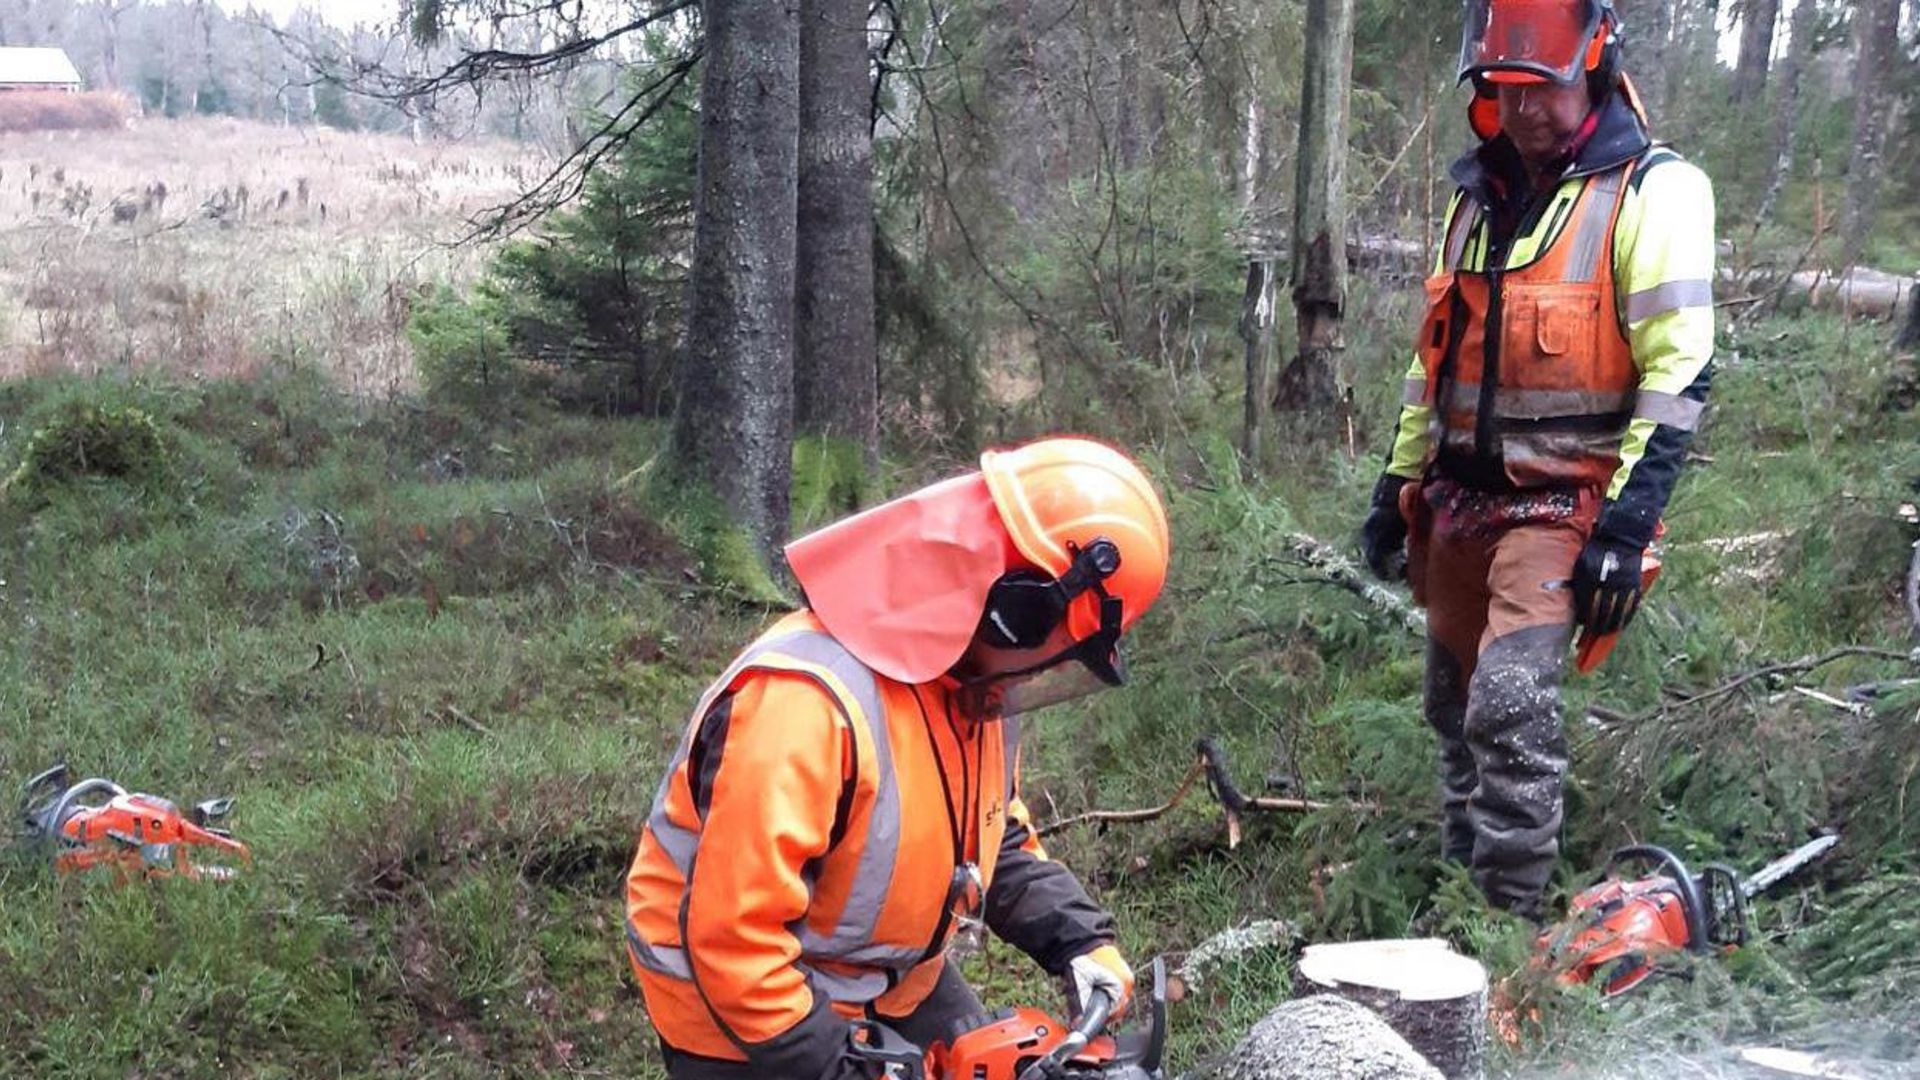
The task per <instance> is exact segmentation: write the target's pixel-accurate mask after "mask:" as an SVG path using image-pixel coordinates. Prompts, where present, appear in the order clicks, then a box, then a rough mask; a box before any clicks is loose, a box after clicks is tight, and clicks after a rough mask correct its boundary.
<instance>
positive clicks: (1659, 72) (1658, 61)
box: [1614, 0, 1674, 122]
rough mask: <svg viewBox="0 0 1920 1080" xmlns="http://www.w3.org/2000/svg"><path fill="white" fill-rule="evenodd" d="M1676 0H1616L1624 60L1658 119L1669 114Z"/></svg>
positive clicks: (1641, 96) (1642, 95)
mask: <svg viewBox="0 0 1920 1080" xmlns="http://www.w3.org/2000/svg"><path fill="white" fill-rule="evenodd" d="M1673 3H1674V0H1615V2H1614V9H1615V10H1616V11H1618V12H1619V14H1620V24H1621V29H1622V36H1623V39H1624V41H1625V42H1626V47H1625V49H1624V50H1623V52H1624V59H1623V60H1622V63H1623V64H1624V66H1625V67H1626V70H1627V74H1628V75H1630V76H1632V78H1633V85H1634V87H1635V88H1636V89H1638V90H1639V91H1640V100H1641V101H1642V102H1644V103H1645V104H1646V106H1647V112H1648V113H1649V114H1651V115H1652V116H1653V118H1654V120H1655V121H1656V122H1657V121H1658V120H1659V119H1660V117H1662V116H1664V115H1666V111H1667V109H1666V105H1667V52H1668V45H1669V43H1670V41H1671V39H1672V37H1673Z"/></svg>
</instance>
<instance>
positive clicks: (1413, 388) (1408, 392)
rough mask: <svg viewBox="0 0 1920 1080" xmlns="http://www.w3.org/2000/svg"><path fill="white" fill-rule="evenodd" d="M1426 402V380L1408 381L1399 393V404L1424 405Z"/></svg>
mask: <svg viewBox="0 0 1920 1080" xmlns="http://www.w3.org/2000/svg"><path fill="white" fill-rule="evenodd" d="M1426 401H1427V380H1425V379H1408V380H1407V384H1406V386H1405V387H1403V388H1402V389H1401V391H1400V404H1402V405H1424V404H1426Z"/></svg>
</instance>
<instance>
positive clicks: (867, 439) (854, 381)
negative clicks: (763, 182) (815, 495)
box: [793, 0, 879, 464]
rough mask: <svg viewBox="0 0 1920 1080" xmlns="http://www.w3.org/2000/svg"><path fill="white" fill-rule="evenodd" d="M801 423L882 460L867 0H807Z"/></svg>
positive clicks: (797, 306)
mask: <svg viewBox="0 0 1920 1080" xmlns="http://www.w3.org/2000/svg"><path fill="white" fill-rule="evenodd" d="M799 3H800V161H799V223H798V228H797V238H798V244H797V248H798V274H797V277H796V280H795V283H794V290H795V291H794V318H795V328H794V334H795V342H794V347H795V351H794V372H793V375H794V378H793V390H794V421H795V425H796V426H797V427H798V428H799V430H801V431H803V432H807V433H809V434H815V435H825V436H828V437H831V438H835V439H842V440H846V441H847V442H851V443H854V444H856V445H858V446H859V447H860V448H861V449H862V451H863V452H864V453H865V454H866V456H867V459H868V462H869V464H872V463H874V462H875V461H876V459H877V457H878V454H879V447H878V442H877V440H878V427H877V422H876V414H877V410H878V406H877V394H878V390H877V385H878V374H877V364H878V361H877V359H876V356H875V351H874V349H875V346H874V333H875V331H874V312H873V303H874V300H873V136H872V131H873V129H872V125H871V123H870V121H869V118H868V97H869V95H870V94H871V92H872V83H871V82H870V81H869V80H868V77H867V4H866V0H799Z"/></svg>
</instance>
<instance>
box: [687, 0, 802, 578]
mask: <svg viewBox="0 0 1920 1080" xmlns="http://www.w3.org/2000/svg"><path fill="white" fill-rule="evenodd" d="M798 2H799V0H774V2H772V3H747V2H744V0H706V3H705V4H704V5H703V6H702V8H703V12H704V15H705V25H706V36H707V52H706V57H707V58H706V74H705V77H704V80H703V82H702V84H701V87H700V175H699V182H698V186H697V189H696V192H695V196H694V242H693V266H692V270H691V273H690V274H689V276H688V283H687V291H688V297H687V331H686V333H687V337H686V342H685V345H684V347H683V349H682V351H681V362H680V372H679V389H680V402H679V412H678V415H677V416H676V418H675V424H674V449H675V452H676V457H677V460H678V464H679V466H680V468H681V469H682V470H683V471H684V472H685V474H686V475H688V476H691V477H695V478H699V479H700V480H702V481H704V482H706V483H708V484H710V485H711V486H712V488H713V490H714V493H715V494H716V495H718V496H719V498H720V500H721V502H722V503H723V504H724V505H725V507H726V509H727V510H728V512H729V513H730V514H731V515H732V519H733V521H734V522H735V523H736V524H737V525H738V526H740V527H741V529H743V530H744V531H745V533H746V535H747V536H748V537H749V538H750V539H751V540H752V541H753V543H754V544H755V546H756V547H757V548H758V549H759V551H760V553H761V555H762V557H763V558H764V559H765V560H766V561H767V562H768V564H769V565H771V564H772V561H773V554H774V553H775V552H777V551H778V550H779V548H780V545H781V543H782V542H783V541H784V540H785V537H786V531H787V514H788V512H787V501H788V487H789V483H790V477H791V473H792V468H793V461H792V442H793V281H794V215H795V201H796V194H795V192H796V181H795V173H796V171H797V165H796V162H797V157H798V153H797V143H798V130H799V119H800V109H799V86H800V71H799V69H800V19H799V10H798V6H797V5H798Z"/></svg>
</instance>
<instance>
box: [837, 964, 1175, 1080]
mask: <svg viewBox="0 0 1920 1080" xmlns="http://www.w3.org/2000/svg"><path fill="white" fill-rule="evenodd" d="M1165 986H1166V972H1165V967H1164V965H1163V964H1162V963H1161V962H1160V961H1158V960H1155V961H1154V963H1153V989H1152V992H1151V994H1148V995H1144V996H1145V1000H1144V1001H1139V1002H1137V1003H1136V1007H1138V1008H1141V1009H1142V1010H1143V1011H1144V1017H1143V1019H1144V1024H1143V1025H1142V1026H1141V1027H1139V1028H1138V1029H1135V1030H1129V1031H1123V1032H1114V1033H1105V1032H1104V1030H1103V1029H1104V1028H1105V1027H1106V1020H1107V1016H1108V1009H1109V1008H1110V1006H1111V1004H1112V1003H1111V1002H1110V1001H1108V1000H1107V999H1106V998H1105V996H1104V995H1101V994H1095V995H1094V1000H1093V1001H1091V1002H1089V1003H1088V1006H1087V1010H1086V1012H1085V1013H1084V1014H1082V1016H1081V1017H1080V1020H1079V1022H1078V1023H1076V1024H1068V1023H1065V1022H1063V1021H1061V1020H1059V1019H1057V1018H1055V1017H1053V1016H1050V1015H1048V1014H1047V1013H1045V1012H1043V1011H1041V1010H1039V1009H1034V1008H1016V1009H1001V1010H1000V1011H998V1012H995V1013H992V1014H988V1015H984V1016H975V1017H968V1018H966V1019H964V1020H961V1021H960V1022H958V1023H957V1024H956V1025H955V1028H956V1033H955V1034H954V1035H952V1036H950V1037H948V1038H945V1039H941V1040H939V1041H937V1042H935V1043H934V1044H933V1045H932V1046H931V1047H928V1048H927V1050H926V1051H925V1052H924V1053H920V1052H919V1051H918V1049H917V1048H915V1047H913V1046H912V1044H910V1043H907V1042H906V1041H905V1040H904V1039H901V1038H900V1037H899V1036H898V1035H897V1034H894V1033H893V1032H891V1031H890V1030H888V1029H886V1028H884V1027H882V1026H880V1025H878V1024H866V1025H856V1026H857V1027H860V1028H863V1029H864V1030H863V1038H864V1042H856V1044H855V1045H856V1049H857V1050H858V1052H859V1053H860V1056H863V1057H866V1058H868V1059H869V1060H872V1061H875V1062H876V1063H881V1064H884V1065H885V1066H887V1068H886V1072H885V1075H887V1076H890V1077H900V1078H903V1080H1161V1077H1162V1075H1163V1074H1162V1072H1161V1069H1160V1058H1161V1053H1162V1051H1163V1050H1165V1048H1166V1042H1167V998H1166V990H1165V989H1164V987H1165Z"/></svg>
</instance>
